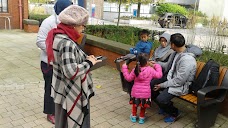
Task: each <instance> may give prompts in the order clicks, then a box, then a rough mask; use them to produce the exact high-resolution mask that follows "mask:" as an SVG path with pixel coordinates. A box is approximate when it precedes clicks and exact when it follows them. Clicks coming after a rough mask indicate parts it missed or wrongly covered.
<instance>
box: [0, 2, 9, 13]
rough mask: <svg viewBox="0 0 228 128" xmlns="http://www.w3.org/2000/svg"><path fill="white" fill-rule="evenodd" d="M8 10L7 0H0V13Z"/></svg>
mask: <svg viewBox="0 0 228 128" xmlns="http://www.w3.org/2000/svg"><path fill="white" fill-rule="evenodd" d="M1 12H8V0H0V13H1Z"/></svg>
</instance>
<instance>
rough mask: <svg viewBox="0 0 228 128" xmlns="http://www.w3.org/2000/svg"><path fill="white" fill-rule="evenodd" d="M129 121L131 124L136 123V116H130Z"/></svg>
mask: <svg viewBox="0 0 228 128" xmlns="http://www.w3.org/2000/svg"><path fill="white" fill-rule="evenodd" d="M130 120H131V122H132V123H135V122H136V116H132V115H130Z"/></svg>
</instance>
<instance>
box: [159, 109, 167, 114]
mask: <svg viewBox="0 0 228 128" xmlns="http://www.w3.org/2000/svg"><path fill="white" fill-rule="evenodd" d="M158 114H159V115H166V114H167V113H166V112H165V111H164V110H163V109H161V108H159V110H158Z"/></svg>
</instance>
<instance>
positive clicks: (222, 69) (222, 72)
mask: <svg viewBox="0 0 228 128" xmlns="http://www.w3.org/2000/svg"><path fill="white" fill-rule="evenodd" d="M226 70H227V68H226V67H220V68H219V81H218V86H220V85H221V84H222V80H223V78H224V77H225V75H226Z"/></svg>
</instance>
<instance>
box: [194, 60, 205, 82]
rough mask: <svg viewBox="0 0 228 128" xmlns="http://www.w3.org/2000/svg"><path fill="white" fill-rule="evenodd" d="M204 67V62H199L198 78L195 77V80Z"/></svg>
mask: <svg viewBox="0 0 228 128" xmlns="http://www.w3.org/2000/svg"><path fill="white" fill-rule="evenodd" d="M204 65H205V63H204V62H200V61H197V68H196V76H195V78H197V77H198V76H199V73H200V72H201V70H202V69H203V66H204Z"/></svg>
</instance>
